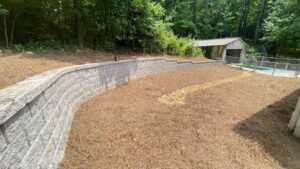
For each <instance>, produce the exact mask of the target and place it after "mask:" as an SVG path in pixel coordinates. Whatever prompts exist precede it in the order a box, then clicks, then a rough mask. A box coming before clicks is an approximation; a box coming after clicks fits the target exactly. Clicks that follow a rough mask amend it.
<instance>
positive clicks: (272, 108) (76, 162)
mask: <svg viewBox="0 0 300 169" xmlns="http://www.w3.org/2000/svg"><path fill="white" fill-rule="evenodd" d="M242 73H243V72H242V71H240V70H237V69H234V68H230V67H227V66H214V67H205V68H199V69H191V70H184V71H176V72H169V73H163V74H157V75H151V76H148V77H145V78H140V79H138V80H135V81H133V82H130V83H129V84H128V85H124V86H121V87H119V88H116V89H113V90H109V91H106V92H104V93H102V94H99V95H97V96H96V97H94V98H92V99H90V100H88V101H87V102H86V103H84V104H83V105H82V106H81V107H80V108H79V110H78V111H77V112H76V113H75V116H74V120H73V124H72V130H71V133H70V139H69V142H68V147H67V149H66V153H65V157H64V159H63V161H62V163H61V166H60V167H61V168H299V167H300V166H299V160H300V159H299V158H300V154H299V153H300V140H299V139H296V138H294V137H293V136H292V135H291V132H290V131H289V130H288V128H287V124H288V121H289V118H290V116H291V113H292V112H293V110H294V108H295V104H296V101H297V98H298V97H299V95H300V89H299V86H300V79H296V78H281V77H272V76H265V75H258V74H253V75H252V76H250V77H247V78H244V79H240V80H239V81H236V82H234V83H226V84H223V85H219V86H215V87H211V88H208V89H206V90H198V91H195V92H193V93H191V94H188V95H187V97H186V98H185V102H186V103H185V104H183V105H168V104H164V103H161V102H159V97H160V96H162V95H164V94H167V93H171V92H173V91H176V90H178V89H181V88H184V87H187V86H191V85H199V84H202V83H206V82H209V81H216V80H218V79H224V78H230V77H234V76H240V75H241V74H242ZM297 163H298V164H297Z"/></svg>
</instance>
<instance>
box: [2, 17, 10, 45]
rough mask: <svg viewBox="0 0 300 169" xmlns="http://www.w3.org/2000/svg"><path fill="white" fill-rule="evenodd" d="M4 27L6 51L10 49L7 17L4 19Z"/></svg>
mask: <svg viewBox="0 0 300 169" xmlns="http://www.w3.org/2000/svg"><path fill="white" fill-rule="evenodd" d="M3 26H4V36H5V42H6V49H8V48H9V43H8V36H7V26H6V16H4V18H3Z"/></svg>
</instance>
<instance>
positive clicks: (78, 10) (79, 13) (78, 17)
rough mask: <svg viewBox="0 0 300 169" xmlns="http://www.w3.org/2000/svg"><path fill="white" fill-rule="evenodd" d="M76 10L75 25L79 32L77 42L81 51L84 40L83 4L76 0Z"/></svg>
mask: <svg viewBox="0 0 300 169" xmlns="http://www.w3.org/2000/svg"><path fill="white" fill-rule="evenodd" d="M73 3H74V9H75V24H76V30H77V42H78V46H79V48H80V49H82V48H83V38H82V2H81V0H74V1H73Z"/></svg>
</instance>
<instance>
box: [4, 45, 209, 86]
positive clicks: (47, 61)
mask: <svg viewBox="0 0 300 169" xmlns="http://www.w3.org/2000/svg"><path fill="white" fill-rule="evenodd" d="M118 55H119V57H120V59H133V58H144V57H159V56H162V55H141V54H137V53H120V54H118ZM163 56H164V57H168V58H172V59H174V58H176V59H193V60H197V61H201V60H205V58H190V57H189V58H185V57H173V56H168V55H163ZM111 60H114V54H113V53H105V52H98V51H92V50H82V51H78V52H75V53H74V52H73V53H71V52H64V51H40V52H34V53H33V54H30V55H29V54H26V52H22V53H13V54H7V55H5V56H3V55H0V89H2V88H5V87H8V86H11V85H13V84H15V83H18V82H20V81H22V80H25V79H26V78H28V77H31V76H33V75H37V74H39V73H42V72H44V71H47V70H52V69H56V68H60V67H65V66H71V65H77V64H85V63H95V62H104V61H111Z"/></svg>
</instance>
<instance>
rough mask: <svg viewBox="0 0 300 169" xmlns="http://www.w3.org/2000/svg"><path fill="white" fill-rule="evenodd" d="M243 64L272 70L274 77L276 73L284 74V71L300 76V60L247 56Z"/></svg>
mask: <svg viewBox="0 0 300 169" xmlns="http://www.w3.org/2000/svg"><path fill="white" fill-rule="evenodd" d="M241 62H242V63H244V64H249V65H252V66H256V67H265V68H270V69H272V75H274V74H276V71H277V72H278V71H280V72H283V70H286V72H288V73H290V74H293V75H295V76H297V77H298V76H299V75H300V59H287V58H286V59H285V58H272V57H263V56H251V55H245V57H244V58H243V59H242V60H241Z"/></svg>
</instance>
